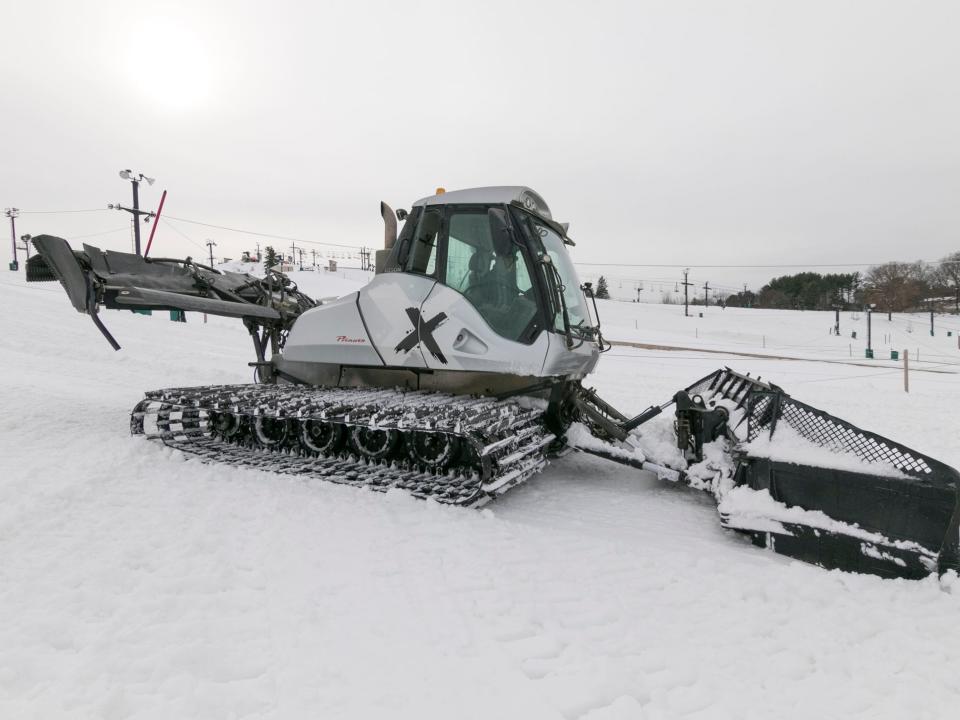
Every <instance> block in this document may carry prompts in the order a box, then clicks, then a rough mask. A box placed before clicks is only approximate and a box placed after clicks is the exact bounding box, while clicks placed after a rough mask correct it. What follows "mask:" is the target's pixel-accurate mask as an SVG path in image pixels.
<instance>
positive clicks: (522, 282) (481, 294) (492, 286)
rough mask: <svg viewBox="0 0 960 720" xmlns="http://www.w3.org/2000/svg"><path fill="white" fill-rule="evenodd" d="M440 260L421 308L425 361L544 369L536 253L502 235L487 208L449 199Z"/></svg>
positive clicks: (515, 370) (519, 371)
mask: <svg viewBox="0 0 960 720" xmlns="http://www.w3.org/2000/svg"><path fill="white" fill-rule="evenodd" d="M495 211H496V212H501V213H502V217H503V218H504V219H505V221H507V222H508V216H507V214H506V212H505V211H504V210H503V209H496V210H495ZM438 265H439V272H438V274H437V279H438V282H437V283H436V284H435V285H434V286H433V288H432V289H431V290H430V292H429V294H428V295H427V297H426V299H425V300H424V303H423V306H422V308H421V311H420V345H421V349H422V353H423V359H424V362H425V363H426V366H427V367H428V368H430V369H433V370H472V371H486V372H498V373H508V374H511V375H531V376H539V375H541V373H542V370H543V363H544V359H545V357H546V352H547V347H548V340H547V333H546V332H543V330H544V328H543V320H542V312H541V311H540V308H539V307H538V304H537V291H536V288H535V287H534V283H533V280H532V275H531V272H530V265H529V258H528V255H527V252H526V251H525V249H524V248H523V246H521V245H520V244H519V243H517V242H515V241H512V240H510V239H509V238H500V239H499V240H498V241H497V242H495V236H494V228H493V227H492V226H491V219H490V216H489V213H488V207H486V206H466V205H464V206H458V205H448V206H446V210H445V213H444V221H443V223H442V233H441V238H440V253H439V257H438Z"/></svg>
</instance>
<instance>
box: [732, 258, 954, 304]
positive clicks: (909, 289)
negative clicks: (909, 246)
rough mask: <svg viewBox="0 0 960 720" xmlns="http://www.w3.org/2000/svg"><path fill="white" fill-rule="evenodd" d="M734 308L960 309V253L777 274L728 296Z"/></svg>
mask: <svg viewBox="0 0 960 720" xmlns="http://www.w3.org/2000/svg"><path fill="white" fill-rule="evenodd" d="M726 303H727V304H728V305H731V306H734V307H759V308H777V309H791V310H832V309H834V308H840V309H842V310H850V309H857V308H861V307H863V306H864V305H873V306H875V307H876V309H877V310H879V311H882V312H906V311H909V310H918V309H925V308H926V307H929V306H930V305H931V304H933V305H936V306H938V307H940V308H941V309H945V308H947V307H950V308H952V309H953V310H954V311H956V312H960V252H955V253H951V254H950V255H947V256H946V257H944V258H942V259H941V261H940V262H939V263H937V264H930V265H928V264H926V263H922V262H915V263H901V262H889V263H884V264H883V265H876V266H874V267H871V268H870V269H869V270H868V271H867V273H866V274H865V275H861V274H860V273H859V272H854V273H837V274H834V273H828V274H826V275H821V274H820V273H816V272H801V273H796V274H795V275H783V276H781V277H776V278H774V279H773V280H771V281H770V282H768V283H767V284H766V285H764V286H763V287H762V288H760V291H759V292H757V293H754V292H749V291H747V292H739V293H735V294H733V295H730V296H729V297H727V298H726Z"/></svg>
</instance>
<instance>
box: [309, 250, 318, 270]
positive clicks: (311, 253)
mask: <svg viewBox="0 0 960 720" xmlns="http://www.w3.org/2000/svg"><path fill="white" fill-rule="evenodd" d="M310 255H312V256H313V267H317V250H316V248H314V249H313V250H311V251H310Z"/></svg>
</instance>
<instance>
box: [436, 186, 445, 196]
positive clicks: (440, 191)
mask: <svg viewBox="0 0 960 720" xmlns="http://www.w3.org/2000/svg"><path fill="white" fill-rule="evenodd" d="M446 191H447V189H446V188H437V191H436V192H435V193H434V195H443V194H444V193H445V192H446Z"/></svg>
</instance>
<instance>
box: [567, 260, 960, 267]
mask: <svg viewBox="0 0 960 720" xmlns="http://www.w3.org/2000/svg"><path fill="white" fill-rule="evenodd" d="M890 262H897V261H891V260H884V261H883V262H862V263H833V264H828V263H820V264H817V263H797V264H792V265H791V264H788V265H687V264H685V263H672V264H667V263H594V262H575V263H573V264H574V265H582V266H585V267H637V268H645V267H650V268H683V267H687V268H700V269H712V268H728V269H737V268H839V267H866V266H868V265H886V264H888V263H890ZM914 262H920V263H926V264H927V265H960V260H916V261H913V262H910V263H902V264H904V265H912V264H914Z"/></svg>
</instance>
